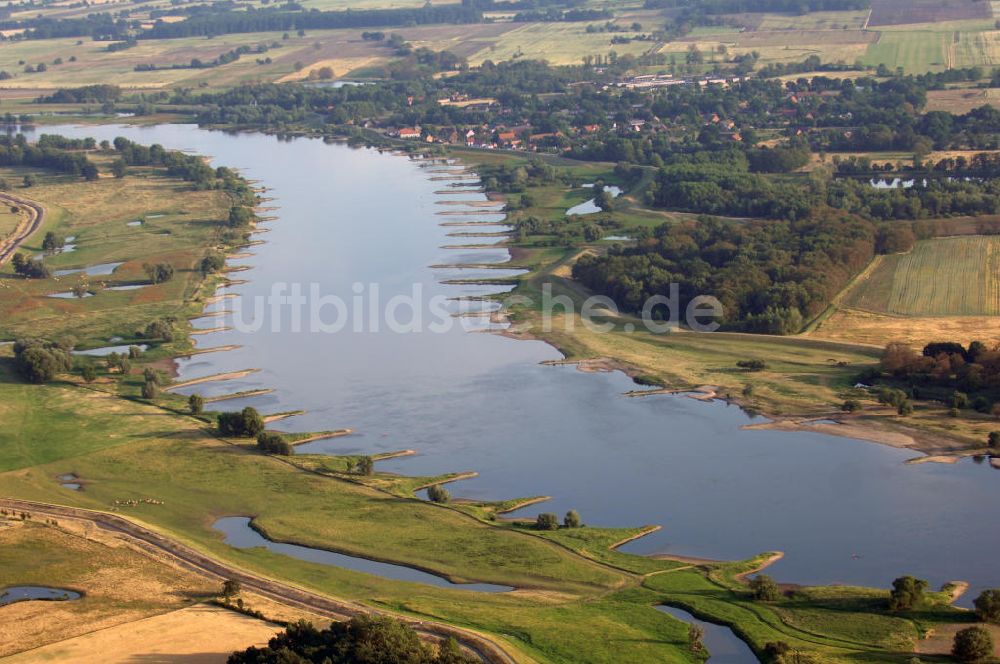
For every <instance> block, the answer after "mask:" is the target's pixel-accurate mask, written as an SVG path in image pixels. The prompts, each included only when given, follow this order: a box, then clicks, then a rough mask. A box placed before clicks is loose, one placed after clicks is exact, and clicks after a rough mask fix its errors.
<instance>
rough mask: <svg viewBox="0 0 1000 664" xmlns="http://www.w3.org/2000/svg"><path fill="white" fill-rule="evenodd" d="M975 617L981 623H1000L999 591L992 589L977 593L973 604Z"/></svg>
mask: <svg viewBox="0 0 1000 664" xmlns="http://www.w3.org/2000/svg"><path fill="white" fill-rule="evenodd" d="M973 604H974V606H975V607H976V615H977V616H978V617H979V619H980V620H982V621H983V622H990V623H1000V589H997V588H992V589H988V590H984V591H983V592H981V593H979V597H977V598H976V601H975V602H973Z"/></svg>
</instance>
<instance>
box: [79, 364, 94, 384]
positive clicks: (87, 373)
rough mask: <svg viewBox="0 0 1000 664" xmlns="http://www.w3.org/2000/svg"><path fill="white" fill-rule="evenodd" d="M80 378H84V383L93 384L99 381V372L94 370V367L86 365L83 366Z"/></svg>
mask: <svg viewBox="0 0 1000 664" xmlns="http://www.w3.org/2000/svg"><path fill="white" fill-rule="evenodd" d="M80 376H82V377H83V380H84V381H86V382H88V383H93V382H94V381H95V380H97V370H96V369H94V365H92V364H85V365H83V368H81V369H80Z"/></svg>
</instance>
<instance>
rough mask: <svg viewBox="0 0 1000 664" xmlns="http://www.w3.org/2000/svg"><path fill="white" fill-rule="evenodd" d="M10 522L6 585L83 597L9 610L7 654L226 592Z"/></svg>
mask: <svg viewBox="0 0 1000 664" xmlns="http://www.w3.org/2000/svg"><path fill="white" fill-rule="evenodd" d="M2 524H3V527H0V586H11V585H46V586H51V587H58V588H67V589H70V590H75V591H77V592H82V593H83V597H82V598H81V599H79V600H75V601H67V602H37V601H36V602H18V603H16V604H11V605H9V606H7V607H4V609H3V618H4V619H3V620H2V621H0V655H9V654H12V653H15V652H20V651H23V650H28V649H30V648H35V647H38V646H41V645H45V644H48V643H53V642H55V641H60V640H63V639H68V638H72V637H76V636H79V635H81V634H86V633H88V632H92V631H94V630H98V629H104V628H107V627H113V626H115V625H120V624H122V623H126V622H131V621H134V620H139V619H141V618H146V617H148V616H151V615H156V614H159V613H163V612H166V611H172V610H175V609H178V608H182V607H184V606H186V605H188V604H190V603H191V602H193V601H197V600H200V599H203V598H205V597H207V596H210V595H211V594H213V593H215V592H216V591H217V590H218V589H217V587H216V584H214V583H213V584H209V583H208V582H206V581H205V580H203V579H202V578H201V577H198V576H196V575H194V574H193V573H190V572H186V571H181V570H178V569H174V568H172V567H168V566H167V565H164V564H162V563H159V562H157V561H154V560H152V559H150V558H147V557H146V556H145V555H143V554H140V553H138V552H137V551H134V550H132V549H131V548H128V547H126V546H124V545H121V544H120V543H119V544H118V545H117V546H115V545H113V543H112V542H108V543H98V542H94V541H90V540H88V539H84V538H83V537H80V536H78V535H76V534H72V533H70V532H66V531H64V530H61V529H57V528H53V527H49V526H42V525H38V524H33V523H21V522H19V521H15V522H6V521H5V522H2ZM24 661H27V660H24ZM62 661H69V660H62Z"/></svg>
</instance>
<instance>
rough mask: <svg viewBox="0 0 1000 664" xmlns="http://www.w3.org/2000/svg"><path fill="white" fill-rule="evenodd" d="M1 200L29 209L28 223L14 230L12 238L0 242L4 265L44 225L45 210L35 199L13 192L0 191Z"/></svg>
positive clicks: (0, 262) (1, 262) (0, 258)
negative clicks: (30, 199) (28, 198)
mask: <svg viewBox="0 0 1000 664" xmlns="http://www.w3.org/2000/svg"><path fill="white" fill-rule="evenodd" d="M0 202H3V203H6V204H7V205H17V206H19V207H23V208H24V209H26V210H27V211H28V221H27V223H25V224H23V225H22V227H20V228H18V229H17V230H16V231H14V234H13V235H12V236H11V237H10V238H8V239H7V240H4V241H2V242H0V265H3V264H4V263H6V262H7V259H9V258H10V257H11V256H13V255H14V252H15V251H17V248H18V247H20V246H21V243H22V242H24V241H25V240H27V239H28V238H29V237H30V236H31V234H32V233H34V232H35V231H37V230H38V227H39V226H41V225H42V221H43V220H44V219H45V210H44V209H43V208H42V206H41V205H39V204H38V203H35V202H34V201H29V200H27V199H25V198H21V197H20V196H14V195H12V194H6V193H0Z"/></svg>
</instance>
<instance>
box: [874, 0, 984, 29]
mask: <svg viewBox="0 0 1000 664" xmlns="http://www.w3.org/2000/svg"><path fill="white" fill-rule="evenodd" d="M992 16H993V10H992V8H991V7H990V3H988V2H983V1H982V0H872V14H871V18H870V19H869V20H868V27H870V28H876V27H879V26H883V25H907V24H910V23H937V22H940V21H961V20H967V19H977V18H991V17H992Z"/></svg>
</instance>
